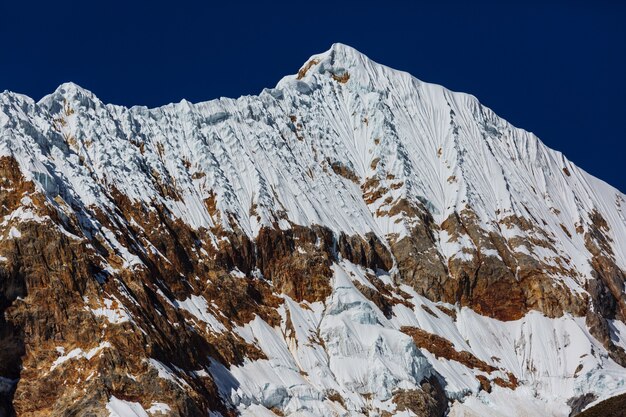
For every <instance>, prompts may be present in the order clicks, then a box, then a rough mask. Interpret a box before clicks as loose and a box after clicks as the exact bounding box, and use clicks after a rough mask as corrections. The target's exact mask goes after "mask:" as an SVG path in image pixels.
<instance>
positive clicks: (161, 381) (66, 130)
mask: <svg viewBox="0 0 626 417" xmlns="http://www.w3.org/2000/svg"><path fill="white" fill-rule="evenodd" d="M625 198H626V197H625V196H624V194H622V193H620V192H619V191H618V190H616V189H615V188H612V187H611V186H609V185H607V184H605V183H603V182H602V181H600V180H598V179H596V178H593V177H592V176H590V175H588V174H587V173H585V172H583V171H582V170H581V169H579V168H578V167H576V166H575V165H573V164H572V163H571V162H570V161H568V160H567V159H566V158H565V157H564V156H563V155H561V154H560V153H558V152H556V151H553V150H551V149H548V148H547V147H546V146H545V145H543V144H542V143H541V142H540V141H539V140H538V139H537V138H536V137H535V136H534V135H533V134H532V133H529V132H526V131H524V130H521V129H518V128H516V127H514V126H512V125H510V124H509V123H508V122H506V121H505V120H503V119H501V118H499V117H498V116H497V115H495V114H494V113H493V112H492V111H491V110H490V109H488V108H486V107H484V106H482V105H481V104H480V103H479V102H478V101H477V99H476V98H474V97H472V96H470V95H467V94H462V93H455V92H451V91H448V90H446V89H445V88H443V87H441V86H438V85H433V84H428V83H424V82H421V81H419V80H417V79H415V78H413V77H412V76H411V75H409V74H407V73H403V72H399V71H395V70H392V69H390V68H387V67H385V66H382V65H379V64H377V63H374V62H372V61H371V60H369V59H368V58H367V57H365V56H363V55H362V54H360V53H359V52H357V51H355V50H353V49H351V48H350V47H347V46H345V45H340V44H335V45H333V46H332V48H331V49H330V50H329V51H327V52H325V53H323V54H319V55H315V56H313V57H312V58H311V59H310V60H309V61H307V62H306V63H305V64H304V65H303V66H302V68H301V69H300V70H299V71H298V72H297V74H296V75H292V76H287V77H285V78H283V79H282V80H281V81H280V82H279V83H278V85H277V86H276V88H273V89H266V90H264V91H263V92H262V93H261V94H259V95H258V96H245V97H241V98H239V99H224V98H223V99H219V100H213V101H208V102H204V103H198V104H192V103H189V102H187V101H183V102H181V103H178V104H170V105H167V106H163V107H159V108H155V109H148V108H145V107H133V108H130V109H129V108H125V107H121V106H115V105H110V104H104V103H102V102H101V101H100V100H98V98H97V97H96V96H95V95H94V94H92V93H91V92H89V91H86V90H84V89H82V88H80V87H79V86H77V85H75V84H71V83H68V84H63V85H61V86H60V87H59V88H58V89H57V90H56V91H55V92H54V93H52V94H50V95H48V96H46V97H44V98H42V99H41V100H40V101H39V102H35V101H33V100H32V99H30V98H28V97H25V96H22V95H19V94H15V93H11V92H4V93H2V94H0V215H1V216H2V219H1V224H0V233H1V238H0V313H1V314H0V399H1V400H0V415H14V414H15V415H18V416H51V415H52V416H113V417H116V416H117V417H127V416H130V417H137V416H139V417H145V416H159V415H168V416H207V415H209V416H212V417H216V416H222V417H227V416H235V415H242V416H380V417H383V416H384V417H389V416H410V415H417V416H443V415H449V416H457V417H460V416H528V415H541V416H568V415H570V413H571V415H574V414H576V413H578V412H580V411H581V410H583V409H585V408H587V407H589V406H590V405H592V403H600V402H601V401H603V400H605V399H607V398H609V397H613V396H615V395H618V394H621V393H623V392H624V391H626V386H625V380H626V369H625V368H624V366H626V353H625V351H624V349H625V348H626V325H625V324H624V322H625V319H626V296H625V294H624V280H625V273H624V271H625V270H626V220H625V214H626V213H625V212H624V211H625V210H626V201H625ZM615 403H617V402H616V401H613V402H603V403H602V404H603V405H602V407H604V408H606V407H607V404H609V405H610V404H615ZM596 409H597V408H596Z"/></svg>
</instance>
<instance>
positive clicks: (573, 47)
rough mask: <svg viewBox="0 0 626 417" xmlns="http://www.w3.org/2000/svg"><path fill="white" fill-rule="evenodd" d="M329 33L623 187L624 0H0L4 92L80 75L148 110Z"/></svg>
mask: <svg viewBox="0 0 626 417" xmlns="http://www.w3.org/2000/svg"><path fill="white" fill-rule="evenodd" d="M463 3H467V4H463ZM499 3H506V5H502V4H499ZM620 3H621V4H620ZM333 42H343V43H346V44H348V45H351V46H353V47H355V48H357V49H359V50H360V51H361V52H363V53H365V54H366V55H368V56H369V57H370V58H372V59H374V60H375V61H378V62H380V63H383V64H386V65H388V66H391V67H394V68H397V69H402V70H405V71H408V72H410V73H412V74H413V75H415V76H416V77H418V78H420V79H422V80H424V81H429V82H435V83H439V84H443V85H444V86H446V87H448V88H450V89H452V90H457V91H465V92H468V93H471V94H474V95H475V96H477V97H478V98H479V99H480V100H481V101H482V102H483V103H484V104H485V105H487V106H489V107H491V108H492V109H494V110H495V111H496V113H498V114H499V115H501V116H503V117H504V118H506V119H507V120H509V121H510V122H512V123H513V124H515V125H517V126H519V127H523V128H525V129H527V130H530V131H533V132H535V133H536V134H537V135H538V136H539V137H540V138H541V139H542V140H543V141H544V142H545V143H546V144H548V145H549V146H550V147H552V148H555V149H558V150H560V151H562V152H563V153H564V154H565V155H566V156H567V157H569V158H570V159H571V160H573V161H574V162H575V163H576V164H577V165H579V166H581V167H582V168H584V169H585V170H587V171H588V172H590V173H592V174H594V175H596V176H598V177H600V178H602V179H604V180H605V181H607V182H609V183H610V184H612V185H614V186H616V187H618V188H619V189H621V191H623V192H626V175H625V172H626V168H625V165H626V127H625V126H626V2H624V1H621V2H620V1H617V0H616V1H602V0H596V1H588V2H580V1H562V2H550V1H547V2H539V1H536V2H535V3H533V2H529V1H524V2H521V1H520V2H519V4H517V5H516V4H515V2H506V1H503V2H497V1H491V2H481V1H478V0H477V1H467V2H445V1H444V2H441V1H439V2H435V1H430V2H395V1H390V0H385V1H378V2H367V1H361V2H351V1H347V0H345V1H341V0H338V1H336V2H323V1H298V0H292V1H290V2H286V3H281V4H279V3H277V2H267V3H265V2H260V1H257V2H247V3H237V2H234V1H233V2H229V1H222V2H220V3H214V2H209V1H206V2H200V1H198V2H186V1H183V0H177V1H168V2H165V1H158V0H155V1H152V2H139V1H131V0H128V1H127V2H117V1H99V0H92V1H81V2H74V1H72V0H65V1H60V2H58V1H55V2H49V1H37V2H33V1H28V0H0V91H1V90H5V89H7V90H13V91H17V92H20V93H25V94H28V95H29V96H31V97H33V98H36V99H39V98H40V97H41V96H43V95H45V94H47V93H49V92H51V91H53V90H54V89H55V88H56V86H57V85H58V84H60V83H62V82H64V81H74V82H76V83H78V84H80V85H82V86H83V87H85V88H88V89H90V90H92V91H93V92H94V93H96V95H98V96H99V97H100V98H101V99H102V100H103V101H105V102H111V103H116V104H124V105H134V104H143V105H148V106H150V107H153V106H158V105H162V104H166V103H169V102H177V101H180V99H181V98H183V97H184V98H186V99H188V100H190V101H194V102H196V101H204V100H208V99H211V98H215V97H219V96H228V97H236V96H239V95H242V94H256V93H258V92H260V91H261V90H262V89H263V88H264V87H272V86H274V85H275V84H276V82H277V81H278V80H279V79H280V78H281V77H282V76H283V75H286V74H292V73H295V72H297V70H298V68H299V67H300V65H301V64H303V63H304V62H305V61H306V59H307V58H308V57H309V56H310V55H313V54H315V53H318V52H322V51H325V50H326V49H328V48H329V47H330V45H331V44H332V43H333Z"/></svg>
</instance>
